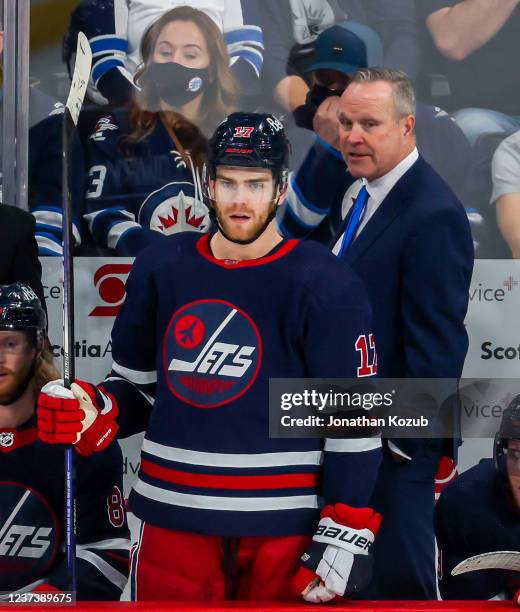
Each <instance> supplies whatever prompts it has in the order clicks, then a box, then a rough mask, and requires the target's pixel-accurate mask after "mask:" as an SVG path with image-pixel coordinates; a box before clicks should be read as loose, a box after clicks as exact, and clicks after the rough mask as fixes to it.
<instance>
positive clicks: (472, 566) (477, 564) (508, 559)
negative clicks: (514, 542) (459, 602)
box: [451, 550, 520, 576]
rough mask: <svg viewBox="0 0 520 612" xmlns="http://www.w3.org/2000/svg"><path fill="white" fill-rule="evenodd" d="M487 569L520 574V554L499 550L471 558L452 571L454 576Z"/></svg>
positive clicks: (513, 551)
mask: <svg viewBox="0 0 520 612" xmlns="http://www.w3.org/2000/svg"><path fill="white" fill-rule="evenodd" d="M485 569H501V570H509V571H513V572H520V552H518V551H515V550H499V551H495V552H489V553H483V554H481V555H475V556H474V557H469V558H468V559H465V560H464V561H461V562H460V563H459V564H458V565H456V566H455V567H454V568H453V569H452V570H451V575H452V576H458V575H459V574H465V573H466V572H474V571H477V570H485Z"/></svg>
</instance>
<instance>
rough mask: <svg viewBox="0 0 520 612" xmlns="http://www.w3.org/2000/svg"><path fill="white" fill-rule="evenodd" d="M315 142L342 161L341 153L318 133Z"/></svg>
mask: <svg viewBox="0 0 520 612" xmlns="http://www.w3.org/2000/svg"><path fill="white" fill-rule="evenodd" d="M316 143H317V144H319V145H320V147H323V148H324V149H326V150H327V151H328V152H329V153H330V154H331V155H334V157H337V158H338V159H341V160H342V161H343V155H341V153H340V151H338V150H337V149H335V148H334V147H332V146H331V145H330V144H329V143H328V142H326V141H325V140H323V138H321V137H320V136H318V135H316Z"/></svg>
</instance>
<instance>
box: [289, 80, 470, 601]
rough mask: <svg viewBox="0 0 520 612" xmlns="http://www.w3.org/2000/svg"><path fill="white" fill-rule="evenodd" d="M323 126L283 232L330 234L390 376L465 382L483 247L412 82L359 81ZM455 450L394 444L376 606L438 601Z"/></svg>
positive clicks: (422, 443) (297, 180) (382, 479)
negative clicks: (470, 313)
mask: <svg viewBox="0 0 520 612" xmlns="http://www.w3.org/2000/svg"><path fill="white" fill-rule="evenodd" d="M314 125H315V129H316V130H317V131H318V132H319V134H318V139H317V142H316V144H315V146H314V147H313V149H312V150H311V152H310V153H309V155H308V157H307V159H306V160H305V162H304V163H303V165H302V168H301V170H300V171H299V172H298V173H297V174H296V175H295V176H294V177H293V179H292V181H291V188H290V190H289V193H288V198H287V203H286V205H285V209H284V211H283V212H282V215H281V216H280V217H279V222H280V225H281V229H282V230H285V232H284V233H286V234H291V235H297V236H298V237H301V236H302V234H303V233H311V232H312V231H313V230H315V229H316V228H318V229H317V231H315V232H314V233H313V237H314V238H316V237H318V238H320V237H321V239H322V240H325V239H326V238H325V237H326V235H327V233H330V232H332V234H333V235H334V239H333V241H332V245H333V252H334V253H335V254H336V255H338V257H341V258H342V259H343V260H344V261H345V262H346V263H347V264H349V265H350V266H351V267H352V268H353V269H354V270H355V271H356V272H357V273H358V275H359V276H360V277H361V278H362V280H363V281H364V282H365V285H366V288H367V290H368V293H369V297H370V299H371V302H372V307H373V312H374V331H375V337H376V341H377V347H378V361H379V375H380V376H382V377H387V378H390V377H392V378H405V377H409V378H459V377H460V376H461V373H462V368H463V364H464V359H465V356H466V352H467V348H468V338H467V334H466V330H465V327H464V317H465V314H466V309H467V305H468V291H469V285H470V280H471V272H472V267H473V243H472V239H471V233H470V228H469V224H468V220H467V217H466V214H465V211H464V208H463V207H462V205H461V203H460V202H459V201H458V200H457V198H456V196H455V195H454V194H453V192H452V191H451V190H450V188H449V187H448V186H447V184H446V183H445V182H444V181H443V180H442V179H441V178H440V177H439V175H438V174H437V173H436V172H435V171H434V170H433V169H432V168H431V166H429V165H428V164H427V163H426V162H425V161H424V160H423V159H422V158H421V156H420V155H419V154H418V152H417V148H416V145H415V135H414V126H415V96H414V91H413V88H412V85H411V83H410V81H409V80H408V78H407V77H406V75H404V73H401V72H398V71H395V70H386V69H377V68H372V69H371V68H367V69H363V70H360V71H358V72H357V73H355V74H354V75H353V78H352V82H351V84H350V85H349V86H348V87H347V89H346V90H345V92H344V94H343V95H342V96H341V98H329V99H328V100H327V101H326V102H325V103H324V104H323V105H322V106H321V107H320V109H319V111H318V114H317V116H316V119H315V123H314ZM339 151H341V154H340V153H339ZM345 162H346V164H347V168H348V172H347V173H346V172H345V165H344V164H345ZM445 450H446V448H445V442H444V441H443V440H440V439H432V440H423V439H421V440H418V439H406V440H404V439H403V440H388V441H386V443H385V458H384V461H383V464H382V467H381V471H380V475H379V480H378V484H377V487H376V491H375V494H374V495H375V497H374V500H373V503H374V506H375V507H376V508H377V510H378V511H380V512H382V513H383V516H384V520H383V525H382V528H381V531H380V533H379V536H378V539H377V541H376V543H375V545H374V555H375V571H374V581H373V583H372V586H371V588H369V590H368V593H367V595H366V596H367V597H368V598H382V599H435V598H436V589H435V558H434V534H433V505H434V478H435V473H436V470H437V465H438V462H439V459H440V457H441V456H442V455H443V453H444V452H445ZM363 595H364V596H365V592H364V593H363Z"/></svg>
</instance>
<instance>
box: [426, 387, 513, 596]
mask: <svg viewBox="0 0 520 612" xmlns="http://www.w3.org/2000/svg"><path fill="white" fill-rule="evenodd" d="M435 535H436V537H437V543H438V546H439V554H440V564H439V572H440V576H439V589H440V593H441V596H442V598H443V599H492V598H495V597H496V596H497V595H498V596H500V598H503V597H504V596H505V597H508V598H509V597H512V596H513V594H514V593H515V591H517V590H518V589H519V588H520V574H518V573H516V572H506V571H504V570H482V571H476V572H475V571H472V572H467V573H464V574H459V575H457V576H452V575H451V570H452V569H453V568H454V567H455V566H456V565H457V564H458V563H460V562H461V561H464V560H465V559H467V558H468V557H472V556H474V555H479V554H482V553H488V552H495V551H520V395H518V396H517V397H515V398H514V400H513V401H512V402H511V404H510V405H509V406H508V408H507V409H506V410H504V414H503V417H502V423H501V425H500V429H499V431H498V433H497V434H496V437H495V447H494V459H483V460H482V461H481V462H480V463H479V464H478V465H476V466H474V467H472V468H470V469H469V470H467V471H466V472H464V473H463V474H461V475H460V476H459V477H458V479H457V480H456V481H455V482H454V483H453V484H451V485H450V486H448V487H447V488H446V489H444V491H443V492H442V494H441V496H440V498H439V501H438V502H437V505H436V508H435Z"/></svg>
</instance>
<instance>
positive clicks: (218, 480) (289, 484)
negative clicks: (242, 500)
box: [141, 459, 318, 490]
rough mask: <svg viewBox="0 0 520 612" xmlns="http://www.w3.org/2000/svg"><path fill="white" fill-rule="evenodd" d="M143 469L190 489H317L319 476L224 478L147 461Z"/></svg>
mask: <svg viewBox="0 0 520 612" xmlns="http://www.w3.org/2000/svg"><path fill="white" fill-rule="evenodd" d="M141 469H142V471H143V472H144V473H145V474H147V475H148V476H152V477H153V478H158V479H159V480H164V481H166V482H171V483H173V484H178V485H184V486H188V487H201V488H207V489H234V490H242V489H292V488H295V489H302V488H309V487H312V488H314V487H316V485H317V482H318V475H317V474H276V475H273V476H265V475H262V476H223V475H216V474H195V473H193V472H181V471H179V470H172V469H170V468H166V467H162V466H160V465H156V464H155V463H152V462H151V461H148V460H147V459H143V460H142V461H141Z"/></svg>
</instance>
